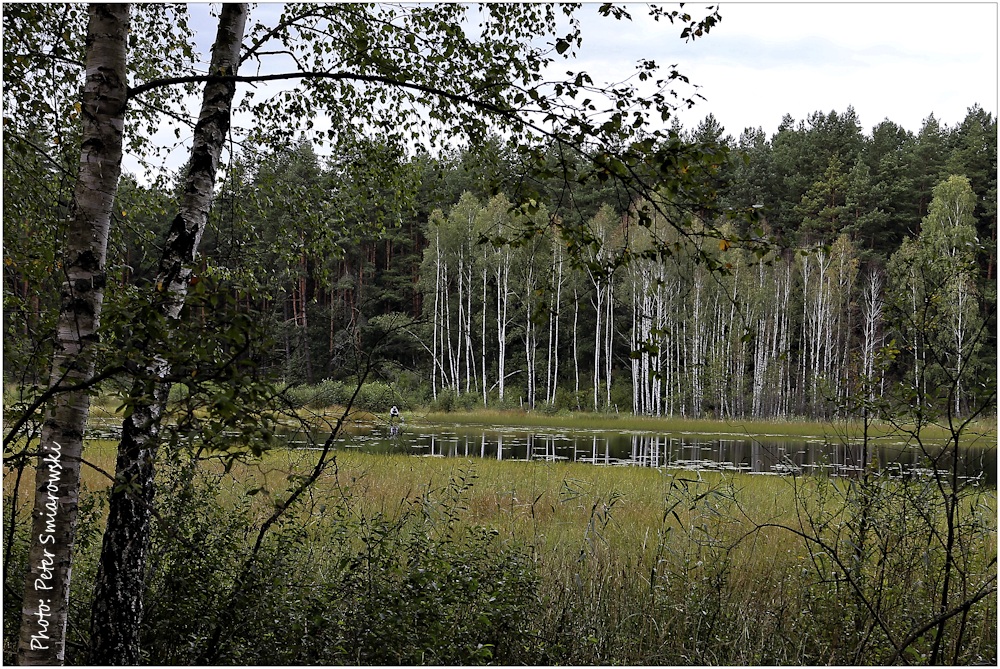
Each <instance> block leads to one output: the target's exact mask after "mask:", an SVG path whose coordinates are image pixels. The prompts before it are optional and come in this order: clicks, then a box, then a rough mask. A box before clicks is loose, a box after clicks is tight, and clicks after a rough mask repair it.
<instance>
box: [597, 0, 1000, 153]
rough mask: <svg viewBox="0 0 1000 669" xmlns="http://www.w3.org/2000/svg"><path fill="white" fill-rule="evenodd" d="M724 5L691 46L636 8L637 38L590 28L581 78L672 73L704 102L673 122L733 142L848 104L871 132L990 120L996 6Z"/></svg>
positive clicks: (994, 97)
mask: <svg viewBox="0 0 1000 669" xmlns="http://www.w3.org/2000/svg"><path fill="white" fill-rule="evenodd" d="M719 6H720V13H721V15H722V21H721V22H720V23H719V24H718V25H717V26H716V27H715V28H714V29H713V30H712V32H711V33H710V34H709V35H708V36H707V37H704V38H702V39H698V40H695V41H693V42H689V43H685V42H684V41H682V40H680V39H678V34H679V29H678V28H675V27H672V26H670V25H669V24H667V25H665V26H664V25H660V24H657V23H654V22H652V21H651V20H649V19H646V20H645V21H642V22H639V21H638V15H639V12H640V11H641V8H640V7H639V6H636V7H634V8H633V9H634V10H635V11H634V12H633V18H634V19H636V23H637V25H636V26H635V27H634V28H632V29H628V28H626V29H625V30H620V31H615V32H611V31H608V30H602V31H600V32H597V33H591V35H592V39H591V41H590V42H591V43H589V44H588V37H587V31H586V28H587V27H588V26H587V23H585V24H584V29H585V30H584V50H583V52H582V53H581V56H582V59H581V61H580V65H581V66H583V67H581V69H590V70H592V71H594V72H597V71H605V68H607V71H608V72H610V71H611V67H612V63H616V62H618V63H620V62H621V61H635V60H637V59H638V58H640V57H645V58H652V59H654V60H656V62H657V64H659V65H661V66H667V65H671V64H674V63H676V64H677V65H678V70H679V71H680V72H681V73H682V74H685V75H687V76H688V77H689V78H690V79H691V83H692V84H697V85H698V86H699V87H700V88H699V90H698V92H699V93H701V95H703V96H704V97H705V98H706V99H705V100H702V101H699V103H698V104H697V105H696V106H695V107H694V109H692V110H690V111H686V112H683V113H681V114H680V118H681V121H682V122H683V124H684V126H685V127H686V128H690V127H694V125H696V124H697V123H698V121H700V120H701V119H703V118H704V117H705V116H706V115H707V114H708V113H709V112H711V113H713V114H714V115H715V117H716V118H717V119H719V121H720V123H722V125H723V126H725V128H726V132H727V133H728V134H731V135H733V136H734V137H738V136H739V134H740V133H741V132H742V131H743V129H744V128H747V127H754V128H755V127H758V126H760V127H763V129H764V131H765V132H766V133H767V134H768V136H770V135H771V134H773V133H774V132H775V131H776V130H777V127H778V124H779V123H780V122H781V118H782V116H783V115H784V114H786V113H788V114H791V115H792V117H793V118H795V119H796V121H798V120H800V119H804V118H806V116H808V115H809V114H811V113H812V112H815V111H823V112H829V111H831V110H836V111H837V112H838V113H840V112H843V111H845V110H846V109H847V107H848V106H849V105H852V106H853V107H854V109H855V111H856V112H857V114H858V117H859V119H860V121H861V125H862V128H863V130H864V131H865V132H866V133H867V132H870V131H871V128H872V127H873V126H875V125H877V124H878V123H880V122H881V121H882V120H883V119H886V118H888V119H889V120H891V121H894V122H895V123H897V124H899V125H901V126H903V127H904V128H906V129H908V130H911V131H914V132H916V131H917V130H919V128H920V126H921V125H922V123H923V120H924V119H925V118H926V117H927V116H928V115H929V114H931V113H933V114H934V115H935V117H936V118H937V119H938V120H939V121H941V122H943V123H945V124H947V125H956V124H958V123H960V122H961V121H962V119H963V118H964V117H965V115H966V111H967V109H968V108H969V107H971V106H972V105H973V104H975V103H978V104H979V105H980V106H981V107H983V108H984V109H985V110H986V111H989V112H991V113H993V114H994V116H996V113H997V3H995V2H993V3H960V2H939V3H915V2H885V3H869V2H860V3H815V2H771V3H750V2H722V3H720V5H719ZM701 7H703V6H696V5H691V4H689V5H686V6H685V9H687V10H688V11H690V12H691V13H692V14H695V15H698V12H699V11H703V10H701ZM588 9H589V8H588ZM588 47H589V48H588ZM618 67H620V66H616V69H617V68H618ZM596 80H597V78H596V77H595V81H596Z"/></svg>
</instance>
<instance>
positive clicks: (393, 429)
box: [389, 404, 403, 436]
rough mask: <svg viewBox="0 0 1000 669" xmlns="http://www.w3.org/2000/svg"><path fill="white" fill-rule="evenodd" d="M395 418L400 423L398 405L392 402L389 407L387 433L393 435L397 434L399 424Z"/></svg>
mask: <svg viewBox="0 0 1000 669" xmlns="http://www.w3.org/2000/svg"><path fill="white" fill-rule="evenodd" d="M397 420H398V421H399V424H402V422H403V417H402V416H401V415H400V413H399V407H397V406H396V405H395V404H393V405H392V408H391V409H389V434H391V435H393V436H395V435H397V434H399V424H397V423H396V421H397Z"/></svg>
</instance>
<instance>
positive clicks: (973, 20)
mask: <svg viewBox="0 0 1000 669" xmlns="http://www.w3.org/2000/svg"><path fill="white" fill-rule="evenodd" d="M599 6H600V5H599V3H590V4H587V5H585V6H584V7H583V8H582V10H581V13H580V16H581V21H582V35H583V47H582V49H581V50H580V52H579V54H578V58H577V59H576V60H575V61H573V62H565V61H558V62H557V63H556V69H555V70H554V72H555V73H556V74H560V75H561V74H562V73H564V72H565V71H566V70H569V69H571V70H573V71H580V70H584V71H587V72H588V73H590V74H591V76H592V77H593V79H594V82H595V83H602V82H605V81H615V82H617V81H621V80H623V79H625V78H626V77H628V76H630V75H632V74H634V73H635V65H636V63H637V62H638V60H640V59H642V58H646V59H652V60H655V61H656V62H657V64H658V65H659V66H660V67H661V68H669V66H671V65H673V64H676V65H677V69H678V70H679V71H680V72H681V73H682V74H684V75H686V76H688V77H689V78H690V80H691V83H692V84H695V85H697V86H698V90H697V92H698V93H700V94H701V95H702V96H703V97H704V98H705V99H704V100H700V101H699V102H698V104H697V105H696V106H695V107H694V108H693V109H691V110H682V111H681V112H679V114H678V117H679V118H680V120H681V122H682V124H683V125H684V127H685V128H688V129H693V128H694V127H695V126H696V125H697V123H698V122H699V121H700V120H701V119H703V118H704V117H705V116H706V115H707V114H708V113H710V112H711V113H712V114H714V115H715V117H716V118H717V119H718V120H719V122H720V123H721V124H722V125H723V126H724V127H725V128H726V133H727V134H730V135H732V136H733V137H734V138H735V137H738V136H739V135H740V133H741V132H742V131H743V130H744V129H745V128H747V127H752V128H756V127H762V128H763V129H764V131H765V133H766V134H767V135H768V136H769V137H770V136H771V135H773V133H774V132H775V131H776V130H777V127H778V124H779V123H780V122H781V118H782V116H783V115H784V114H786V113H787V114H791V115H792V117H793V118H794V119H795V120H796V121H799V120H803V119H805V118H806V117H807V116H808V115H809V114H811V113H813V112H816V111H822V112H824V113H828V112H830V111H831V110H835V111H837V112H838V113H842V112H844V111H846V110H847V107H848V106H853V107H854V109H855V111H856V112H857V115H858V117H859V119H860V122H861V125H862V130H863V131H864V132H865V133H870V132H871V129H872V127H873V126H875V125H877V124H878V123H880V122H881V121H882V120H884V119H886V118H888V119H889V120H891V121H893V122H895V123H897V124H899V125H901V126H903V127H904V128H906V129H907V130H910V131H912V132H917V131H918V130H919V129H920V126H921V125H922V123H923V120H924V119H925V118H926V117H927V116H928V115H929V114H931V113H933V114H934V115H935V117H936V118H937V119H938V121H940V122H941V123H943V124H946V125H948V126H954V125H957V124H958V123H960V122H961V121H962V119H963V118H964V117H965V115H966V111H967V110H968V108H969V107H971V106H972V105H974V104H979V105H980V106H981V107H983V108H984V109H985V110H986V111H988V112H990V113H992V114H993V115H994V116H996V115H997V18H998V17H997V3H996V2H979V3H976V2H969V3H962V2H931V3H917V2H883V3H871V2H855V3H847V2H841V3H819V2H770V3H754V2H724V3H721V4H720V12H721V15H722V21H721V22H720V23H719V24H718V25H717V26H716V27H715V28H714V29H713V30H712V31H711V33H710V34H709V35H707V36H705V37H703V38H700V39H697V40H695V41H692V42H684V41H683V40H681V39H680V37H679V35H680V29H681V28H680V27H679V26H677V25H671V24H669V23H668V22H665V21H663V22H660V23H657V22H654V21H653V20H652V19H650V18H649V17H648V16H647V15H646V6H645V5H629V6H628V9H629V12H630V13H631V14H632V17H633V21H632V22H618V21H615V20H613V19H611V18H603V17H600V16H599V15H598V13H597V9H598V7H599ZM705 6H706V5H694V4H690V3H689V4H687V5H685V9H686V10H687V11H689V12H690V13H692V14H693V15H695V16H703V15H704V14H705V13H706V12H705ZM216 7H217V5H216ZM666 7H667V8H668V9H674V8H676V5H667V6H666ZM280 9H281V7H280V5H278V4H263V5H257V6H255V7H254V8H253V10H252V12H251V20H253V19H254V18H262V17H263V16H264V15H265V14H273V15H277V14H278V13H280ZM190 13H191V25H192V27H193V28H194V29H195V30H196V33H197V37H196V39H197V41H198V44H199V47H200V51H201V55H202V58H203V60H204V61H207V60H208V56H209V51H210V46H211V42H212V39H213V38H214V36H215V26H216V21H215V20H214V19H212V18H210V17H209V5H207V4H192V5H190ZM685 88H687V87H685ZM681 92H682V93H693V92H694V90H693V89H690V88H688V90H686V91H685V90H683V89H681ZM261 97H262V95H260V94H259V95H258V96H257V98H258V99H260V98H261ZM197 102H198V101H196V100H192V109H193V110H196V109H197ZM246 123H252V120H249V121H248V120H246V119H236V121H235V126H236V127H239V126H240V125H243V124H246ZM327 125H328V124H327V123H324V122H323V121H320V122H318V123H317V128H318V129H324V128H325V127H327ZM185 134H188V135H189V133H185ZM161 135H162V136H163V137H164V138H166V137H169V138H170V139H172V138H173V132H172V131H169V132H168V131H164V132H162V133H161ZM167 143H168V144H172V143H173V142H169V141H168V142H167ZM188 144H189V142H188V141H186V140H185V141H182V143H181V144H180V145H178V146H177V147H176V148H175V150H174V151H172V152H171V157H170V158H169V159H168V161H167V162H168V163H176V165H171V166H169V167H176V166H177V165H179V164H180V163H181V162H183V157H184V156H186V155H187V146H188ZM125 169H126V170H129V171H132V172H137V171H141V170H139V169H137V166H136V165H135V164H134V161H131V160H130V159H128V158H126V165H125ZM140 178H141V177H140Z"/></svg>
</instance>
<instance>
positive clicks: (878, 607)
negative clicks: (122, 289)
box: [26, 442, 996, 665]
mask: <svg viewBox="0 0 1000 669" xmlns="http://www.w3.org/2000/svg"><path fill="white" fill-rule="evenodd" d="M113 453H114V444H113V443H111V442H95V443H90V444H88V446H87V450H86V454H85V457H86V459H87V460H88V461H90V462H92V463H94V464H95V465H97V466H99V467H101V468H102V469H106V470H110V467H112V466H113V462H114V455H113ZM316 457H317V454H316V452H315V451H294V452H293V451H274V452H270V453H268V454H266V455H265V456H264V457H263V458H261V459H260V460H258V461H255V462H252V463H247V464H238V465H236V466H234V467H233V468H232V469H230V470H229V471H228V472H225V471H224V470H223V468H222V466H221V465H220V464H219V463H217V462H215V463H205V464H203V465H202V466H201V467H199V468H196V469H193V470H191V469H188V470H184V468H182V467H177V466H171V465H168V464H166V463H165V464H164V465H163V467H161V475H160V483H159V486H158V495H159V497H158V509H159V516H158V520H157V524H156V527H157V529H156V532H155V535H154V550H153V553H152V555H153V556H154V560H153V563H152V565H151V569H152V571H151V581H150V595H149V596H150V598H151V599H150V601H155V602H156V605H155V606H152V607H151V609H150V612H149V613H147V622H146V627H147V632H146V638H147V644H148V647H149V648H150V652H151V658H152V659H155V660H156V661H158V662H160V663H164V664H184V663H190V662H191V661H192V659H193V657H194V656H193V655H189V654H188V653H195V652H196V651H197V649H198V648H199V647H200V645H199V644H201V640H203V639H204V638H206V637H207V636H208V635H210V633H211V631H212V630H213V629H214V628H215V627H217V626H218V625H220V624H221V625H223V629H224V632H225V633H224V636H223V638H225V639H227V641H226V644H225V645H224V646H223V647H222V648H220V650H219V655H218V656H217V657H215V658H213V660H214V661H213V663H218V664H300V663H321V664H370V663H374V664H420V663H436V664H475V663H480V662H487V661H490V662H498V663H502V664H535V665H546V664H645V665H657V664H664V665H677V664H825V663H835V664H865V663H876V664H877V663H884V662H887V661H888V660H890V659H892V658H893V657H894V656H895V648H894V646H893V644H894V643H898V642H899V639H902V638H904V637H905V636H906V634H905V633H906V631H907V629H909V628H908V627H907V625H909V624H910V621H913V620H922V619H926V618H928V617H933V616H934V615H935V612H936V611H937V610H938V607H939V605H940V601H939V599H938V593H939V590H938V589H937V586H938V585H939V584H940V582H941V580H940V579H941V568H942V562H941V553H940V551H939V550H938V549H937V547H936V545H935V542H934V540H933V537H934V534H933V533H930V534H929V531H931V530H933V531H934V532H937V531H939V530H940V529H941V528H942V527H943V525H942V523H943V522H944V521H943V517H942V515H941V513H940V504H939V503H938V501H936V500H935V498H934V496H933V493H934V488H933V486H923V485H922V484H920V483H919V482H918V483H910V484H907V483H901V482H898V481H896V482H892V481H872V482H870V483H868V482H864V481H845V480H829V479H823V478H819V477H810V478H807V479H795V478H790V477H771V476H749V475H742V474H722V473H702V474H700V475H699V474H698V473H697V472H686V471H667V470H656V469H649V468H619V467H595V466H593V465H587V464H577V463H572V462H513V461H496V460H475V461H470V460H463V459H458V458H454V459H443V458H429V457H428V458H421V457H413V456H404V455H372V454H365V453H361V452H357V451H346V452H341V453H339V454H338V455H337V458H336V466H335V467H334V468H331V469H330V470H329V471H328V472H327V473H326V474H325V475H324V476H323V477H322V478H321V479H320V480H319V481H318V483H317V485H316V486H315V488H314V489H313V490H312V491H311V492H310V493H309V495H307V496H306V497H304V498H303V500H302V503H301V504H299V505H298V506H296V507H295V509H294V514H293V516H294V517H293V518H286V519H285V520H284V521H282V522H281V523H279V524H277V525H275V526H274V527H273V528H272V532H271V533H270V534H269V535H268V538H267V540H266V541H265V542H264V543H263V544H262V546H263V549H262V551H261V553H260V555H259V556H258V558H257V560H256V562H255V563H254V565H255V566H254V568H253V569H252V570H251V572H252V573H253V574H256V576H254V577H253V578H250V580H243V581H240V580H238V579H237V576H238V575H239V574H242V573H250V572H247V570H246V564H247V563H246V559H247V556H248V554H249V551H250V547H251V546H252V545H253V543H254V538H255V536H256V528H257V527H259V525H260V523H261V521H262V520H263V519H264V518H266V517H267V516H268V514H270V513H271V512H272V511H273V509H274V508H275V503H276V502H278V501H280V500H281V499H282V497H283V496H284V495H285V494H287V493H286V492H285V491H286V489H287V487H288V486H289V485H290V482H289V481H290V477H291V478H294V476H295V475H297V474H302V473H303V472H305V471H307V470H308V469H309V467H310V466H311V465H312V464H313V463H314V461H315V458H316ZM84 480H85V484H86V485H87V487H88V488H90V489H91V490H99V489H102V488H104V487H106V485H107V481H106V480H105V479H104V478H103V476H102V475H100V474H99V473H97V472H95V471H94V470H92V469H89V468H85V469H84ZM26 489H30V485H29V486H27V488H26ZM962 507H963V508H964V509H967V510H968V511H969V513H971V514H973V515H971V516H968V517H967V520H968V521H969V522H967V523H966V524H965V525H964V526H963V529H962V532H963V533H964V534H963V535H962V542H961V546H962V547H963V548H962V550H963V553H962V554H961V556H960V557H961V559H962V562H961V568H962V573H963V575H964V576H966V577H969V578H989V572H990V571H991V570H992V571H993V572H994V573H995V562H992V563H991V560H995V556H996V491H995V490H981V491H974V493H973V494H971V495H969V496H966V497H965V498H964V501H963V504H962ZM88 508H90V511H89V512H88V513H87V514H85V517H84V519H83V520H82V526H81V527H82V532H83V535H84V536H85V537H89V539H88V540H87V541H88V543H85V544H84V545H82V546H81V552H80V555H79V569H77V568H76V567H75V568H74V574H75V575H76V584H77V585H75V586H74V596H75V597H77V598H78V602H79V610H80V611H82V612H85V611H86V602H87V601H88V597H89V588H88V584H89V579H91V578H92V575H93V569H94V566H93V565H94V562H95V560H96V554H97V551H98V550H99V541H98V540H95V538H97V537H99V528H100V525H101V523H102V520H101V515H102V514H101V507H100V505H99V504H98V505H95V506H93V507H88ZM862 519H863V522H862ZM293 520H294V522H292V521H293ZM927 523H929V524H927ZM862 525H863V527H861V526H862ZM859 528H861V529H859ZM810 537H812V539H810ZM818 541H822V542H823V543H822V545H820V544H819V543H817V542H818ZM834 558H835V559H834ZM842 564H851V565H853V566H851V569H852V572H851V574H850V578H851V579H853V581H851V582H853V583H856V584H858V588H857V589H852V587H851V586H850V582H849V581H848V580H846V575H845V573H844V572H842V571H841V569H840V566H839V565H842ZM991 565H992V566H991ZM234 583H239V588H238V590H239V596H238V597H236V598H235V599H234V598H233V597H232V596H231V594H232V593H233V590H232V588H233V587H234V585H233V584H234ZM914 584H919V587H916V586H915V585H914ZM865 602H868V603H873V602H874V607H875V608H874V611H873V610H870V609H869V608H866V606H867V605H866V604H865ZM81 615H82V614H81ZM275 621H280V624H278V623H276V622H275ZM882 625H885V626H886V627H887V628H888V629H889V630H890V631H891V633H892V641H890V640H889V639H888V637H886V635H885V634H884V630H883V629H882V627H881V626H882ZM79 628H80V629H85V628H86V625H85V622H83V620H82V619H81V621H79ZM959 630H961V631H959ZM945 636H946V638H945V644H951V646H949V647H954V649H955V650H954V655H950V656H949V659H954V658H957V659H958V661H959V662H960V663H968V662H973V661H977V660H984V659H985V660H989V659H991V658H995V654H996V606H995V598H993V599H992V600H991V599H987V600H985V601H984V602H983V603H982V604H981V605H979V606H977V607H974V608H973V609H971V610H970V612H969V615H968V616H966V617H965V618H964V619H963V620H962V625H961V627H960V626H959V625H958V624H957V622H955V623H953V624H952V625H951V626H950V627H949V628H948V631H947V634H946V635H945ZM931 643H932V640H931V639H930V638H929V637H928V638H927V639H920V640H918V641H915V642H914V643H913V644H912V647H913V650H912V652H913V653H915V655H913V656H910V655H909V654H908V655H907V660H908V661H910V662H918V661H919V658H920V656H921V654H924V655H923V656H924V657H927V655H926V653H927V652H928V649H929V647H930V645H931ZM897 659H898V658H897Z"/></svg>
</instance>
